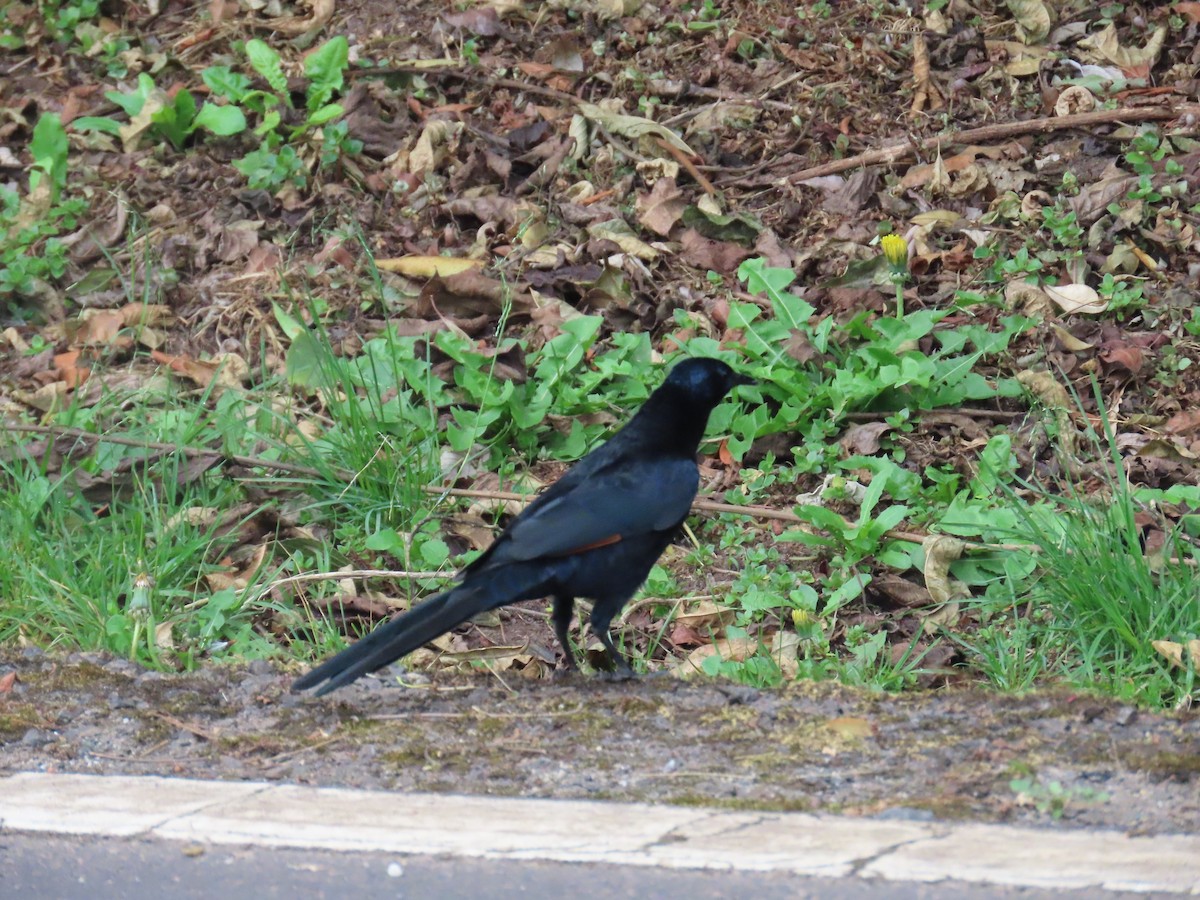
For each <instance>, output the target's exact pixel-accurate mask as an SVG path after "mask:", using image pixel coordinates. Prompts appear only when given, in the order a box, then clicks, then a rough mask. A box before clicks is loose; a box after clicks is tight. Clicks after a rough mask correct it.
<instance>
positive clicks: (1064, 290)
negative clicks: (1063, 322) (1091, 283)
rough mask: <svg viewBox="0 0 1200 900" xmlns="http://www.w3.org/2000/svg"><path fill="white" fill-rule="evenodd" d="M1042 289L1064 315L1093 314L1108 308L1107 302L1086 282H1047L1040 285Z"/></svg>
mask: <svg viewBox="0 0 1200 900" xmlns="http://www.w3.org/2000/svg"><path fill="white" fill-rule="evenodd" d="M1042 291H1044V292H1045V294H1046V296H1047V297H1049V298H1050V299H1051V300H1053V301H1054V304H1055V305H1056V306H1057V307H1058V308H1059V309H1061V310H1062V311H1063V313H1064V314H1066V315H1072V314H1075V313H1078V314H1082V315H1094V314H1097V313H1102V312H1104V311H1105V310H1106V309H1108V304H1107V303H1106V302H1105V301H1103V300H1101V299H1100V295H1099V294H1097V293H1096V291H1095V290H1094V289H1093V288H1090V287H1088V286H1087V285H1086V284H1060V285H1053V284H1048V285H1045V286H1044V287H1042Z"/></svg>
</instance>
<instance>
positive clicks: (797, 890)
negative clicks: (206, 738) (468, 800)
mask: <svg viewBox="0 0 1200 900" xmlns="http://www.w3.org/2000/svg"><path fill="white" fill-rule="evenodd" d="M1151 896H1153V895H1150V894H1133V893H1126V892H1119V893H1117V892H1105V891H1097V890H1088V891H1046V890H1040V889H1031V888H1008V887H998V886H994V885H979V884H965V883H962V882H940V883H938V884H929V885H926V884H911V883H898V882H883V881H864V880H863V879H861V878H847V879H825V878H805V877H800V876H792V875H787V874H784V873H778V872H774V873H754V872H715V871H686V870H679V869H658V868H651V867H646V866H616V865H595V864H570V863H546V862H512V861H488V860H478V859H463V858H455V859H449V858H436V857H429V856H399V855H396V854H393V853H353V852H332V851H327V850H294V849H286V848H264V847H237V846H212V845H200V844H183V843H179V842H175V841H165V840H151V839H142V838H91V837H71V836H60V835H50V834H34V833H15V832H9V833H2V832H0V897H4V898H22V900H43V898H45V900H51V898H53V900H163V898H170V900H191V898H197V900H199V898H204V900H211V898H214V897H216V898H220V900H272V898H286V900H300V898H303V900H309V898H312V900H320V898H339V900H341V898H354V900H374V898H381V900H382V898H388V900H398V898H425V897H430V898H439V900H443V898H444V900H479V898H507V897H558V898H572V897H583V898H588V900H634V898H637V900H647V898H653V900H660V898H661V900H717V898H730V897H752V898H755V900H777V898H778V900H783V898H788V900H795V898H828V900H865V898H876V897H879V898H882V897H886V898H894V900H952V898H953V900H979V898H989V897H997V898H1021V900H1041V898H1056V900H1064V898H1075V897H1078V898H1081V900H1082V898H1084V897H1087V898H1104V900H1110V898H1139V900H1146V898H1148V897H1151Z"/></svg>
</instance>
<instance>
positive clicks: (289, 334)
mask: <svg viewBox="0 0 1200 900" xmlns="http://www.w3.org/2000/svg"><path fill="white" fill-rule="evenodd" d="M271 311H272V312H273V313H275V321H276V322H278V323H279V328H280V330H281V331H282V332H283V334H284V336H285V337H286V338H287V339H288V340H289V341H294V340H296V338H298V337H299V336H300V335H302V334H305V333H306V332H307V331H308V329H307V328H305V327H304V323H303V322H301V321H300V320H299V319H297V318H296V317H295V316H293V315H292V314H291V313H287V312H284V310H283V307H282V306H280V305H279V304H278V303H272V304H271Z"/></svg>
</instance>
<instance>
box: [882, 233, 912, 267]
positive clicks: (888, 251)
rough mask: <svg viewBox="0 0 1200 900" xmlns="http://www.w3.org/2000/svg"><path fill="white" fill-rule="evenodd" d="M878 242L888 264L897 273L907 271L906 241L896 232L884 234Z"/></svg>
mask: <svg viewBox="0 0 1200 900" xmlns="http://www.w3.org/2000/svg"><path fill="white" fill-rule="evenodd" d="M880 243H881V244H882V245H883V255H884V257H885V258H886V259H887V261H888V265H889V266H891V267H892V270H893V271H894V272H896V273H897V274H900V273H901V272H907V271H908V242H907V241H905V240H904V238H902V237H900V235H898V234H885V235H884V236H883V237H882V238H881V239H880Z"/></svg>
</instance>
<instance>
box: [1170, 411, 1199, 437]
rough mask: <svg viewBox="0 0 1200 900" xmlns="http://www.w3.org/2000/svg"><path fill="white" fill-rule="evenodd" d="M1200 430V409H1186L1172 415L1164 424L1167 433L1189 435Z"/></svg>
mask: <svg viewBox="0 0 1200 900" xmlns="http://www.w3.org/2000/svg"><path fill="white" fill-rule="evenodd" d="M1198 430H1200V409H1185V410H1183V411H1182V412H1178V413H1176V414H1175V415H1173V416H1171V418H1169V419H1168V420H1167V422H1166V424H1165V425H1163V431H1165V432H1166V433H1167V434H1176V435H1187V434H1192V433H1193V432H1195V431H1198Z"/></svg>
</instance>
